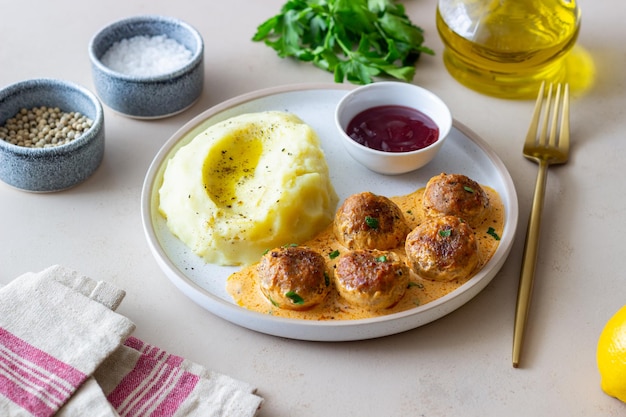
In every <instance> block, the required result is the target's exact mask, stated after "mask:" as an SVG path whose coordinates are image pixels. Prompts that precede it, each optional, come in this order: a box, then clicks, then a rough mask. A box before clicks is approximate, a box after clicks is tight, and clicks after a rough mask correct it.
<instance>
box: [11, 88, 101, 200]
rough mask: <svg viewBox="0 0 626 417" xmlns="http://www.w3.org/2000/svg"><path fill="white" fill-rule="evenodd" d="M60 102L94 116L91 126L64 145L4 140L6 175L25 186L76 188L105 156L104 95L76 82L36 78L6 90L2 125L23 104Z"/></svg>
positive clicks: (34, 188) (46, 189)
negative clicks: (31, 145)
mask: <svg viewBox="0 0 626 417" xmlns="http://www.w3.org/2000/svg"><path fill="white" fill-rule="evenodd" d="M40 106H47V107H59V108H60V109H61V110H62V111H64V112H72V111H74V112H80V113H81V114H83V115H84V116H87V117H89V118H90V119H91V120H92V121H93V125H92V126H91V128H89V130H87V131H86V132H85V133H83V134H82V135H81V136H80V137H79V138H77V139H74V140H73V141H71V142H69V143H66V144H64V145H59V146H54V147H49V148H27V147H24V146H19V145H13V144H11V143H9V142H6V141H4V140H0V180H2V181H4V182H5V183H7V184H9V185H11V186H13V187H15V188H19V189H21V190H25V191H33V192H51V191H59V190H64V189H66V188H70V187H73V186H74V185H76V184H79V183H81V182H82V181H84V180H85V179H87V178H88V177H89V176H90V175H91V174H93V172H94V171H95V170H96V168H98V166H100V163H101V162H102V158H103V156H104V113H103V111H102V105H101V104H100V101H98V98H97V97H96V96H95V95H94V94H93V93H91V92H90V91H89V90H87V89H85V88H83V87H81V86H78V85H76V84H73V83H70V82H67V81H62V80H54V79H47V78H42V79H33V80H27V81H22V82H19V83H16V84H12V85H10V86H8V87H5V88H3V89H2V90H0V126H3V125H5V123H6V121H7V120H8V119H10V118H12V117H13V116H15V115H16V114H17V113H18V112H19V111H20V110H21V109H22V108H27V109H30V108H33V107H40Z"/></svg>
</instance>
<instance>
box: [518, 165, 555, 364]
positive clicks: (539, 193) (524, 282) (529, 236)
mask: <svg viewBox="0 0 626 417" xmlns="http://www.w3.org/2000/svg"><path fill="white" fill-rule="evenodd" d="M547 177H548V163H547V162H546V161H543V160H540V161H539V171H538V173H537V181H536V183H535V195H534V197H533V204H532V208H531V211H530V217H529V219H528V229H527V230H526V243H525V244H524V254H523V257H522V269H521V273H520V281H519V289H518V293H517V304H516V307H515V325H514V328H513V367H514V368H517V367H518V366H519V362H520V356H521V350H522V344H523V341H524V331H525V329H526V321H527V319H528V311H529V308H530V299H531V296H532V290H533V282H534V280H535V266H536V264H537V252H538V247H539V234H540V230H541V212H542V211H543V201H544V196H545V190H546V180H547Z"/></svg>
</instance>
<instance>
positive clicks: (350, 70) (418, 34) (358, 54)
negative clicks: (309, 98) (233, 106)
mask: <svg viewBox="0 0 626 417" xmlns="http://www.w3.org/2000/svg"><path fill="white" fill-rule="evenodd" d="M252 40H253V41H255V42H261V41H263V42H265V44H266V45H267V46H269V47H271V48H272V49H274V50H275V51H276V52H277V54H278V56H279V57H281V58H287V57H291V58H295V59H298V60H300V61H304V62H311V63H312V64H313V65H315V66H317V67H318V68H321V69H323V70H325V71H329V72H332V73H334V78H335V82H338V83H341V82H344V81H345V80H348V81H349V82H351V83H354V84H369V83H372V82H373V78H374V77H377V76H386V77H392V78H397V79H400V80H403V81H411V80H412V79H413V76H414V75H415V63H416V62H417V60H418V58H419V56H420V54H421V53H422V52H423V53H426V54H430V55H434V52H433V51H432V50H431V49H430V48H428V47H425V46H423V42H424V36H423V30H422V28H420V27H419V26H416V25H414V24H413V23H412V22H411V20H410V19H409V17H408V16H407V15H406V12H405V9H404V6H402V5H401V4H399V3H394V2H393V1H392V0H287V2H286V3H285V4H284V5H283V6H282V8H281V10H280V13H278V14H277V15H275V16H273V17H271V18H269V19H267V20H266V21H265V22H263V23H261V24H260V25H259V26H258V27H257V30H256V33H255V34H254V36H253V37H252Z"/></svg>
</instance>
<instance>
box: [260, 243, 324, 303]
mask: <svg viewBox="0 0 626 417" xmlns="http://www.w3.org/2000/svg"><path fill="white" fill-rule="evenodd" d="M257 271H258V273H259V281H260V288H261V291H262V292H263V294H264V295H265V296H266V297H267V299H268V300H270V302H271V303H272V304H274V305H275V306H277V307H280V308H285V309H290V310H305V309H308V308H311V307H313V306H315V305H317V304H319V303H321V302H322V301H323V300H324V298H325V297H326V295H327V294H328V292H329V291H330V278H329V276H328V272H327V270H326V262H325V261H324V257H323V256H322V255H321V254H320V253H318V252H316V251H314V250H313V249H310V248H306V247H302V246H288V247H281V248H276V249H272V250H271V251H269V252H268V253H266V254H265V255H263V257H262V258H261V261H260V262H259V265H258V267H257Z"/></svg>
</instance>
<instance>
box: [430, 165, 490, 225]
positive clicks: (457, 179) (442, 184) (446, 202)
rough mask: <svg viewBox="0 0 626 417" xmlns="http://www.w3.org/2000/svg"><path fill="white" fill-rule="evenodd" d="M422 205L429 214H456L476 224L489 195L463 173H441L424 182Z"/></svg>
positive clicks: (487, 202)
mask: <svg viewBox="0 0 626 417" xmlns="http://www.w3.org/2000/svg"><path fill="white" fill-rule="evenodd" d="M423 207H424V210H425V211H426V213H427V214H429V215H431V216H432V215H453V216H458V217H461V218H462V219H465V220H466V221H467V222H469V223H470V224H471V225H472V226H476V225H478V224H480V222H481V221H482V220H483V218H484V216H485V213H486V210H487V208H488V207H489V197H488V196H487V194H486V193H485V190H483V188H482V187H481V186H480V185H479V184H478V183H477V182H476V181H474V180H472V179H470V178H468V177H466V176H465V175H460V174H446V173H442V174H440V175H437V176H434V177H432V178H431V179H430V180H429V181H428V183H427V184H426V189H425V190H424V201H423Z"/></svg>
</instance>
